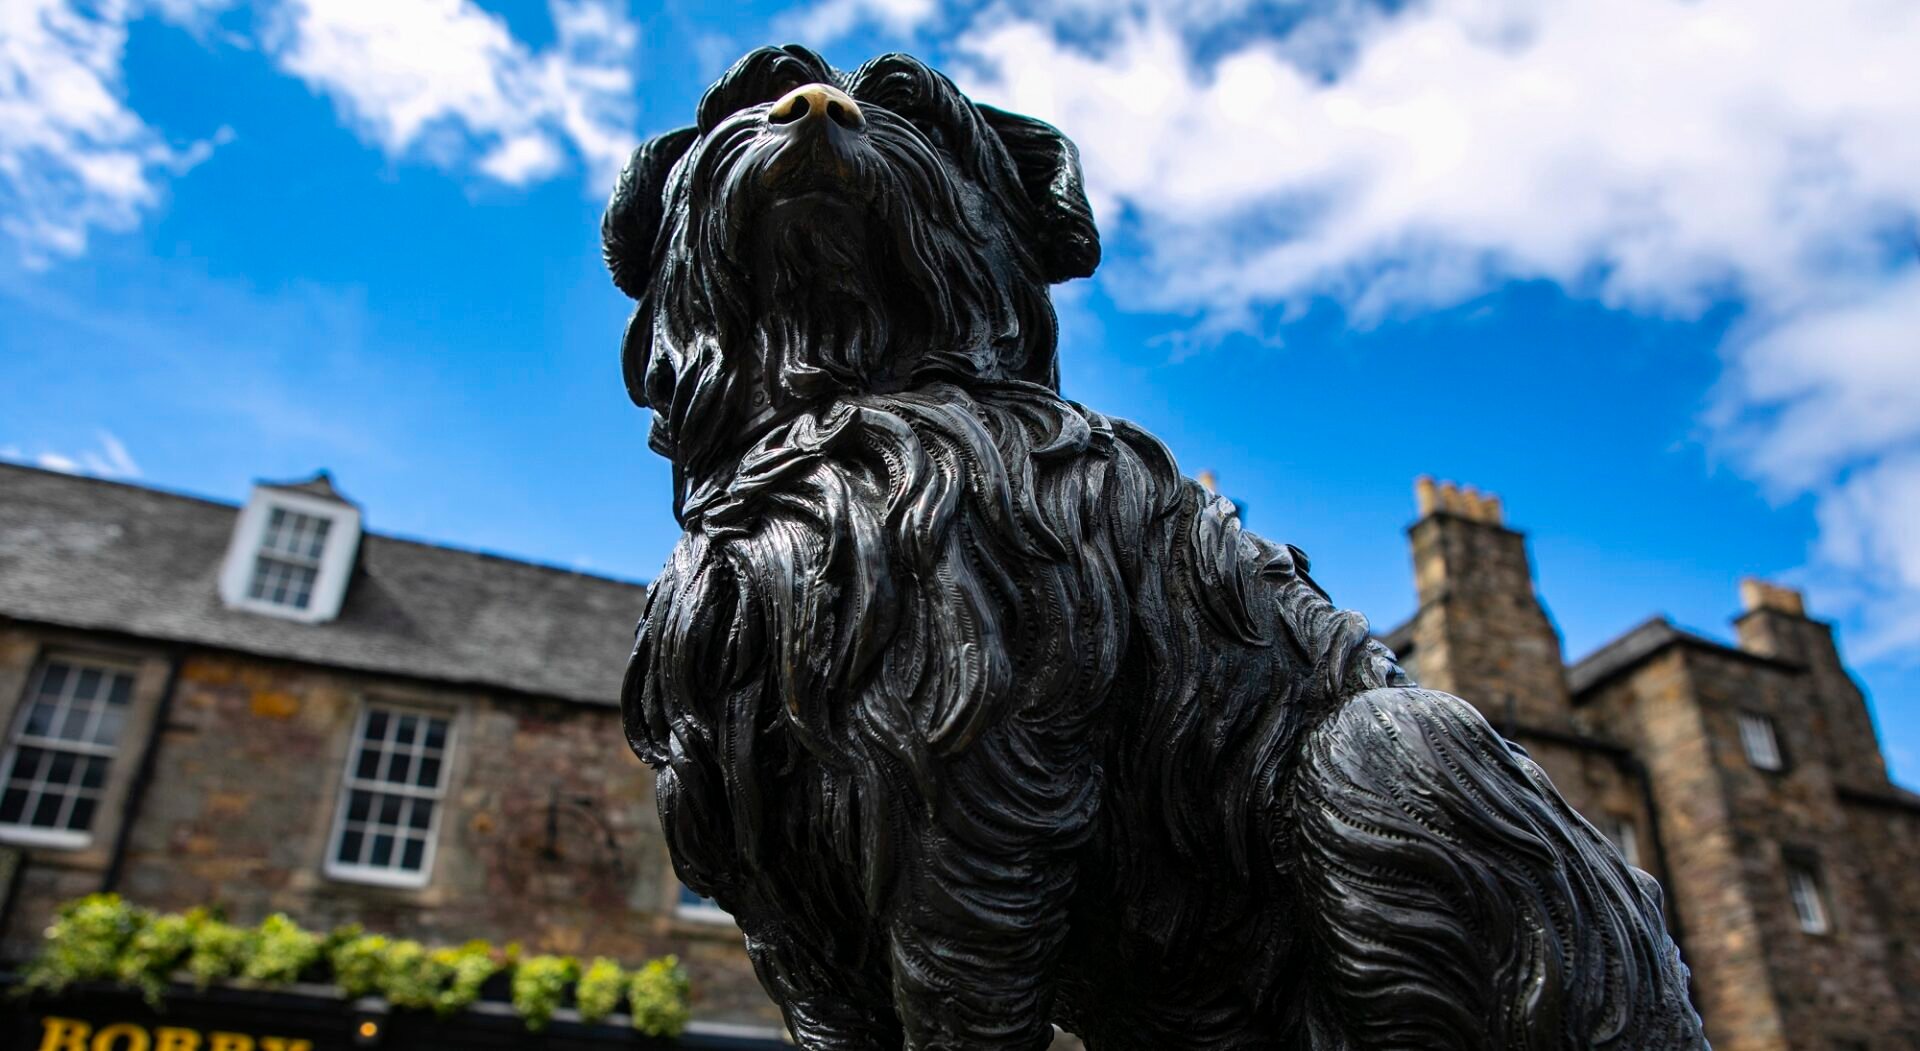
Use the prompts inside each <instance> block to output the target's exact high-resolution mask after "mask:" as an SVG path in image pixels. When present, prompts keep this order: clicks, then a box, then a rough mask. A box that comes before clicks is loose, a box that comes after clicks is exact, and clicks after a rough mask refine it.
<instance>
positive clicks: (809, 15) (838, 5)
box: [773, 0, 939, 47]
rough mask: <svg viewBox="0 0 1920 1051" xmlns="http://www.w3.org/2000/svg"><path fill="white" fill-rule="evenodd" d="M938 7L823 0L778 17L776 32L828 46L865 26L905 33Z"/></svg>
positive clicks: (905, 0) (927, 1) (906, 1)
mask: <svg viewBox="0 0 1920 1051" xmlns="http://www.w3.org/2000/svg"><path fill="white" fill-rule="evenodd" d="M938 10H939V5H938V4H936V3H935V0H821V2H819V3H814V4H805V5H802V6H801V7H798V8H796V9H794V10H792V11H789V12H787V13H786V14H784V15H781V16H780V17H779V18H777V19H775V20H774V23H773V35H774V36H776V37H780V38H782V39H786V38H792V39H794V40H798V41H799V42H800V43H803V44H808V45H811V46H813V47H825V46H826V45H828V44H831V43H833V42H834V41H836V40H839V39H840V38H841V37H844V36H846V35H847V34H848V33H851V32H853V31H854V30H856V29H859V28H861V27H863V26H875V27H878V28H880V29H883V30H885V31H886V32H888V33H891V34H893V35H894V36H906V35H908V34H910V33H912V32H913V31H914V30H916V29H918V28H920V26H922V25H923V24H925V23H926V22H927V20H929V19H931V18H932V17H933V16H934V15H935V14H936V13H937V12H938Z"/></svg>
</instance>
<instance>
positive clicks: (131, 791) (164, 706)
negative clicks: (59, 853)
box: [100, 648, 187, 894]
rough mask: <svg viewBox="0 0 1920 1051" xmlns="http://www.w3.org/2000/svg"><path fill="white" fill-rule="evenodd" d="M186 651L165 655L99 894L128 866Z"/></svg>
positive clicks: (111, 887) (109, 889)
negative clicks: (164, 677) (129, 850)
mask: <svg viewBox="0 0 1920 1051" xmlns="http://www.w3.org/2000/svg"><path fill="white" fill-rule="evenodd" d="M186 657H187V652H186V650H185V649H184V648H175V649H174V650H172V651H171V652H170V653H168V655H167V681H166V683H165V685H163V686H162V687H161V689H160V701H159V703H158V704H157V705H156V706H155V708H154V712H153V730H152V732H151V733H149V734H147V741H146V745H145V746H144V747H143V748H141V749H140V765H139V766H137V767H135V768H134V771H133V782H132V783H131V784H129V785H128V786H127V802H126V806H124V807H122V808H121V809H120V827H119V829H117V830H116V831H115V832H114V834H113V853H111V854H109V855H107V871H106V874H105V875H103V876H102V877H101V878H100V891H101V893H103V894H106V893H111V892H112V891H113V890H114V889H115V888H117V887H118V886H119V885H120V876H121V873H122V872H123V871H124V870H125V868H126V864H127V845H128V844H129V843H130V842H132V840H133V826H134V823H135V822H136V821H138V820H139V819H140V806H141V804H142V803H144V802H146V798H147V786H148V785H149V784H151V783H152V781H153V768H154V766H155V765H156V764H157V763H158V761H159V753H160V736H161V735H162V734H164V733H166V732H167V720H168V719H170V718H171V717H172V715H173V695H174V692H175V690H176V689H177V687H178V686H179V684H180V666H181V665H182V664H184V663H186Z"/></svg>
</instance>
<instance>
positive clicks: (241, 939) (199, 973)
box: [185, 909, 251, 988]
mask: <svg viewBox="0 0 1920 1051" xmlns="http://www.w3.org/2000/svg"><path fill="white" fill-rule="evenodd" d="M185 919H186V924H187V944H188V948H187V963H186V969H187V973H188V974H190V975H192V976H193V980H194V983H195V984H197V985H199V986H201V987H202V988H205V987H206V985H207V984H208V983H209V982H212V981H213V980H214V979H216V978H231V977H233V976H234V975H237V974H239V973H240V968H241V967H242V966H243V965H244V964H245V963H246V958H247V950H248V948H249V947H250V945H249V943H250V941H251V939H250V938H248V937H247V931H245V930H244V929H242V928H239V927H235V926H234V925H233V924H231V923H228V922H227V921H225V920H223V919H221V918H220V917H219V916H216V915H214V914H213V913H212V912H210V911H208V910H207V909H189V910H187V914H186V917H185Z"/></svg>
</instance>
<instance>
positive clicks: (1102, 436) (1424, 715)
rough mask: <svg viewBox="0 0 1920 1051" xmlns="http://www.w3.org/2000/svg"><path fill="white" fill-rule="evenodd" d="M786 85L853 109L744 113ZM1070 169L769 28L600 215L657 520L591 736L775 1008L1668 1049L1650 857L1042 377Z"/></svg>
mask: <svg viewBox="0 0 1920 1051" xmlns="http://www.w3.org/2000/svg"><path fill="white" fill-rule="evenodd" d="M810 83H824V84H829V85H834V86H835V87H837V88H843V89H844V90H845V91H846V92H847V93H848V94H849V95H850V96H851V97H852V98H853V99H856V100H858V105H859V107H860V109H861V110H862V111H863V114H864V119H863V121H855V122H852V123H849V122H847V121H844V120H843V121H841V122H840V123H835V122H833V121H828V120H824V119H816V120H813V121H811V122H809V121H807V120H801V121H798V122H793V121H791V120H785V119H782V117H783V115H782V114H779V113H774V114H771V115H770V111H771V110H772V109H773V104H774V103H775V101H776V100H778V99H780V98H782V96H783V95H785V94H786V93H787V92H789V91H790V90H792V89H794V88H796V87H799V86H802V85H807V84H810ZM820 98H824V96H819V97H816V100H815V102H816V105H818V104H819V99H820ZM814 116H815V117H822V115H821V114H814ZM841 116H842V117H844V116H845V114H844V113H842V114H841ZM784 117H788V118H790V117H791V111H790V110H789V111H786V112H785V114H784ZM1079 180H1080V172H1079V164H1078V160H1077V157H1076V155H1075V153H1074V150H1073V147H1072V145H1071V144H1070V143H1069V142H1068V141H1067V140H1066V139H1065V138H1064V137H1062V136H1061V135H1060V134H1059V133H1058V132H1056V131H1054V130H1053V129H1052V128H1050V127H1048V126H1046V125H1044V124H1041V123H1039V122H1037V121H1033V120H1029V119H1027V118H1023V117H1016V116H1012V115H1009V114H1005V113H1001V112H999V111H996V110H993V109H991V108H989V107H986V106H980V105H976V104H974V103H972V102H970V101H969V100H967V99H966V98H965V97H964V96H963V95H961V94H960V92H959V91H957V90H956V89H955V88H954V87H953V85H952V84H951V83H950V82H949V81H947V80H946V79H945V78H944V77H942V76H940V75H939V74H937V73H934V72H932V71H931V70H929V69H927V68H926V67H925V66H923V65H921V64H920V63H918V62H916V61H914V60H913V59H910V58H907V57H905V56H899V55H889V56H886V57H883V58H880V59H876V60H875V61H873V62H871V63H869V64H867V65H866V66H863V67H861V68H860V69H859V70H857V71H855V72H853V73H852V74H849V75H845V76H843V75H841V74H839V73H837V72H836V71H834V70H832V69H831V68H829V67H828V66H827V65H826V63H825V62H824V61H822V60H821V59H820V58H819V57H818V56H817V55H814V54H813V53H811V52H809V51H806V50H805V49H802V48H798V47H787V48H784V49H762V50H760V51H756V52H754V53H752V54H750V55H748V56H747V57H746V58H744V59H742V60H741V62H740V63H739V64H737V65H736V66H735V67H734V68H733V69H732V70H731V71H729V72H728V73H727V74H726V76H725V77H723V78H722V79H721V80H720V81H719V82H718V83H717V84H715V85H714V86H713V88H712V89H711V90H709V91H708V92H707V95H706V97H705V98H704V99H703V100H702V102H701V104H700V113H699V124H698V126H697V127H694V128H688V129H684V130H681V131H676V132H671V133H669V134H667V135H664V136H661V137H660V138H658V139H656V140H654V141H652V142H649V143H647V144H646V145H644V146H642V147H641V148H640V149H639V150H638V151H637V152H636V153H635V155H634V159H633V162H632V164H631V165H630V166H629V168H628V171H627V172H626V174H625V175H624V176H623V178H622V181H621V184H620V187H619V189H618V190H617V191H616V193H615V196H614V200H613V203H612V205H611V206H610V207H609V210H608V214H607V218H606V222H605V227H604V235H605V241H606V246H607V255H608V262H609V265H610V266H611V267H612V269H613V272H614V276H615V280H616V282H617V283H618V284H619V285H620V287H621V288H623V289H625V290H627V291H628V292H629V293H631V294H632V295H634V296H635V297H636V298H637V299H638V300H639V309H638V310H637V311H636V313H635V315H634V319H633V322H632V324H631V326H630V327H629V330H628V334H627V342H626V348H625V362H626V374H627V381H628V385H629V389H630V391H631V393H632V394H633V396H634V398H635V400H636V401H638V402H639V403H640V404H642V405H644V406H647V407H649V408H651V409H652V410H653V414H654V415H653V425H652V426H653V430H652V438H651V441H652V444H653V446H654V448H655V449H657V450H658V451H659V452H661V453H662V454H663V455H665V456H667V457H669V458H670V459H671V460H672V462H673V465H674V469H675V483H674V501H675V511H676V513H677V514H678V516H679V518H680V521H681V522H682V524H683V525H684V526H685V528H686V535H685V536H684V538H683V539H682V540H681V542H680V544H679V546H678V547H677V548H676V549H675V551H674V553H673V556H672V558H671V560H670V561H669V562H668V564H667V566H666V567H665V569H664V570H663V571H662V572H661V574H660V576H659V578H658V579H657V580H656V581H655V582H654V584H653V587H652V589H651V591H650V592H649V595H648V598H647V607H646V612H645V616H644V619H643V620H642V621H641V623H640V627H639V631H638V635H637V641H636V645H635V648H634V652H633V657H632V662H631V664H630V666H629V670H628V676H627V681H626V685H625V690H624V696H623V707H624V711H625V717H626V726H627V733H628V736H629V739H630V741H631V743H632V745H633V748H634V749H635V751H637V752H638V753H639V754H640V755H641V756H642V757H643V758H644V759H646V760H647V761H648V762H649V763H651V764H652V765H653V767H654V768H655V770H656V771H657V772H658V795H659V805H660V816H661V820H662V822H663V824H664V826H665V829H666V834H667V838H668V843H669V845H670V847H671V850H672V853H673V857H674V862H675V865H676V868H677V870H678V872H679V874H680V877H681V879H683V880H684V881H685V882H686V884H687V885H688V886H690V887H693V888H694V889H696V890H698V891H700V892H701V893H703V894H708V895H711V896H712V897H713V898H714V899H715V900H716V901H717V902H719V904H720V905H721V906H723V907H725V908H726V909H727V910H728V911H730V912H731V913H732V914H733V915H734V917H735V918H736V919H737V920H738V921H739V923H740V926H741V928H742V929H743V930H744V931H745V932H746V937H747V945H748V950H749V952H750V954H751V956H752V959H753V962H754V965H755V967H756V968H757V971H758V974H759V976H760V978H761V980H762V982H763V983H764V984H765V985H766V987H767V989H768V990H769V992H771V993H772V994H773V996H774V997H775V999H776V1000H778V1002H779V1003H780V1006H781V1008H782V1009H783V1011H784V1012H785V1014H786V1018H787V1020H788V1022H789V1024H790V1026H791V1027H792V1030H793V1033H794V1035H795V1037H796V1039H797V1040H798V1041H799V1043H800V1044H801V1046H803V1047H806V1048H810V1049H842V1048H847V1049H851V1048H873V1049H878V1048H887V1049H896V1048H901V1047H903V1046H904V1047H908V1048H915V1049H932V1048H956V1049H957V1048H1017V1049H1031V1048H1040V1047H1044V1046H1045V1045H1046V1044H1047V1042H1048V1039H1049V1033H1050V1025H1049V1023H1051V1022H1058V1023H1059V1024H1060V1025H1062V1026H1064V1027H1065V1028H1067V1029H1069V1030H1072V1031H1074V1032H1077V1033H1079V1034H1081V1035H1082V1036H1083V1037H1084V1038H1085V1039H1086V1041H1087V1043H1088V1045H1089V1046H1090V1047H1092V1048H1094V1049H1096V1051H1100V1049H1113V1048H1141V1049H1148V1048H1152V1049H1160V1048H1297V1049H1307V1048H1314V1049H1326V1051H1336V1049H1348V1048H1356V1049H1357V1048H1420V1049H1491V1048H1526V1049H1542V1051H1545V1049H1573V1048H1588V1047H1602V1048H1613V1049H1619V1051H1630V1049H1631V1051H1638V1049H1647V1048H1676V1047H1698V1046H1703V1045H1702V1041H1701V1039H1700V1035H1699V1023H1698V1020H1697V1019H1696V1018H1695V1016H1694V1014H1693V1012H1692V1010H1691V1008H1690V1007H1689V1006H1688V1003H1687V996H1686V988H1685V987H1686V971H1685V969H1684V967H1682V966H1681V964H1680V961H1679V958H1678V956H1677V954H1676V952H1675V950H1674V947H1673V944H1672V943H1671V941H1670V940H1669V939H1668V938H1667V935H1666V933H1665V930H1664V927H1663V925H1662V920H1661V915H1660V903H1659V894H1658V891H1657V889H1656V888H1655V886H1654V884H1653V883H1652V881H1651V880H1650V879H1649V878H1648V877H1647V876H1646V875H1645V874H1644V873H1641V872H1638V871H1636V870H1633V869H1631V868H1629V867H1628V866H1626V865H1625V864H1624V863H1623V862H1622V861H1621V859H1620V857H1619V855H1618V854H1617V853H1615V852H1614V850H1613V849H1612V848H1611V847H1610V846H1609V845H1608V844H1607V843H1606V842H1605V840H1603V839H1602V838H1601V837H1600V836H1599V835H1598V834H1597V833H1596V832H1595V831H1594V830H1593V829H1592V828H1591V827H1589V826H1588V825H1587V824H1586V823H1585V822H1584V821H1582V820H1581V819H1580V817H1579V816H1578V815H1576V814H1575V813H1574V812H1573V811H1572V810H1571V809H1570V808H1569V807H1568V806H1567V805H1566V804H1565V803H1564V802H1563V801H1562V800H1561V798H1560V796H1559V795H1558V794H1557V793H1556V792H1555V791H1554V789H1553V787H1552V786H1551V785H1550V784H1549V783H1548V782H1547V780H1546V778H1545V777H1544V776H1543V775H1542V774H1541V772H1540V770H1539V768H1538V767H1537V766H1535V765H1534V764H1533V763H1532V762H1530V761H1529V760H1528V759H1527V758H1526V756H1525V755H1524V754H1523V753H1522V752H1520V751H1519V750H1518V749H1517V748H1514V747H1513V746H1511V745H1509V744H1507V743H1506V742H1504V741H1502V740H1501V739H1500V738H1499V737H1498V736H1497V735H1496V734H1495V733H1493V732H1492V730H1490V729H1489V728H1488V726H1487V724H1486V723H1485V722H1484V721H1483V720H1482V719H1481V718H1480V717H1479V716H1478V715H1477V714H1475V713H1474V712H1473V710H1472V709H1471V708H1469V707H1468V706H1467V705H1465V704H1463V703H1461V702H1460V701H1458V700H1455V699H1454V698H1451V697H1448V696H1445V695H1443V694H1438V693H1432V692H1429V691H1424V690H1420V689H1418V688H1416V687H1414V686H1413V685H1412V684H1411V683H1410V682H1408V680H1407V678H1406V677H1405V675H1404V674H1402V672H1401V671H1400V669H1399V668H1398V667H1396V666H1395V664H1394V662H1393V658H1392V655H1391V654H1389V653H1388V652H1386V651H1385V650H1384V649H1383V648H1382V647H1380V646H1379V645H1378V644H1377V643H1375V642H1374V641H1372V640H1371V639H1370V638H1369V636H1368V632H1367V627H1366V623H1365V621H1364V620H1362V619H1361V618H1360V617H1359V616H1358V615H1356V614H1353V613H1349V612H1344V611H1341V610H1339V609H1337V608H1336V607H1334V606H1333V605H1332V604H1331V603H1330V602H1329V601H1328V600H1327V598H1326V596H1325V595H1324V594H1323V593H1322V592H1321V590H1320V589H1319V588H1318V587H1317V586H1316V585H1315V584H1314V583H1313V581H1312V579H1311V578H1310V577H1309V576H1308V575H1307V562H1306V558H1305V557H1304V556H1303V555H1302V554H1301V553H1300V552H1299V551H1298V550H1295V549H1293V548H1291V547H1287V546H1283V545H1278V544H1274V543H1271V542H1269V541H1266V540H1263V539H1261V538H1259V537H1257V536H1255V535H1253V534H1251V533H1248V532H1246V531H1244V530H1243V529H1242V528H1241V527H1240V524H1239V522H1238V521H1237V520H1236V519H1235V517H1234V512H1233V508H1232V506H1231V505H1229V504H1228V503H1226V502H1225V501H1222V500H1219V499H1215V498H1213V497H1212V496H1210V495H1209V494H1208V493H1207V492H1206V491H1205V490H1204V489H1202V488H1201V487H1200V486H1199V485H1197V484H1195V483H1194V482H1192V481H1189V480H1187V479H1186V478H1183V477H1182V476H1181V475H1180V473H1179V471H1178V470H1177V469H1176V468H1175V466H1174V463H1173V459H1172V457H1171V456H1170V455H1169V454H1168V453H1167V450H1166V449H1165V448H1164V447H1163V446H1162V445H1161V444H1160V443H1159V442H1157V441H1156V440H1154V439H1153V438H1152V437H1151V436H1150V435H1147V434H1146V433H1144V432H1142V431H1140V430H1139V429H1137V428H1135V427H1132V426H1131V425H1129V424H1127V423H1125V422H1122V421H1119V420H1113V419H1110V418H1108V417H1105V416H1102V415H1100V414H1099V413H1096V412H1093V411H1091V410H1089V409H1086V408H1084V407H1082V406H1079V405H1076V404H1074V403H1072V402H1069V401H1066V400H1064V399H1062V398H1061V397H1060V396H1059V394H1058V393H1057V391H1056V387H1057V381H1056V371H1055V364H1054V344H1055V331H1054V317H1053V311H1052V308H1051V305H1050V301H1049V299H1048V296H1047V286H1048V284H1050V283H1052V282H1057V281H1061V280H1065V279H1067V278H1070V277H1076V276H1084V275H1086V274H1088V273H1091V272H1092V269H1093V267H1094V265H1095V264H1096V263H1097V261H1098V256H1099V247H1098V239H1097V236H1096V234H1095V231H1094V227H1093V224H1092V219H1091V215H1090V213H1089V210H1088V208H1087V204H1086V199H1085V197H1084V195H1083V194H1082V192H1081V189H1080V183H1079Z"/></svg>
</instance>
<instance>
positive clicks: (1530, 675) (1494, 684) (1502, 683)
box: [1408, 481, 1571, 731]
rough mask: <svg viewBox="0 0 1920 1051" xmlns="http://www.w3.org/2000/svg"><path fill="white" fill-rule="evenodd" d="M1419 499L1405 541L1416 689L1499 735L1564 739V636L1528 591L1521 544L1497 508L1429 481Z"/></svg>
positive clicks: (1491, 501)
mask: <svg viewBox="0 0 1920 1051" xmlns="http://www.w3.org/2000/svg"><path fill="white" fill-rule="evenodd" d="M1420 491H1421V494H1422V495H1421V504H1422V508H1421V510H1422V517H1421V518H1420V520H1419V521H1418V522H1415V523H1414V525H1413V527H1412V528H1411V529H1410V530H1409V531H1408V536H1409V537H1410V538H1411V540H1412V543H1413V567H1414V586H1415V590H1416V592H1417V595H1418V598H1419V603H1420V605H1419V610H1418V612H1416V613H1415V615H1414V620H1413V624H1412V642H1413V647H1412V650H1413V663H1414V665H1415V667H1417V668H1418V671H1419V678H1420V681H1421V682H1422V683H1423V684H1425V685H1427V686H1431V687H1433V688H1434V689H1438V690H1445V691H1447V692H1448V693H1452V694H1454V695H1456V696H1458V697H1460V698H1462V699H1464V700H1466V701H1469V702H1471V703H1472V704H1474V705H1475V706H1476V707H1478V708H1479V709H1480V710H1481V711H1482V712H1484V713H1485V714H1486V715H1487V718H1488V719H1490V720H1491V721H1492V722H1493V723H1494V724H1495V725H1500V724H1501V723H1502V722H1503V721H1513V722H1518V723H1523V724H1529V725H1534V726H1540V727H1545V728H1549V729H1552V730H1556V731H1560V730H1566V729H1569V728H1570V724H1569V721H1568V720H1569V716H1570V714H1571V706H1570V700H1569V696H1568V691H1567V681H1566V668H1565V663H1564V661H1563V660H1562V657H1561V652H1560V634H1559V632H1558V630H1557V629H1555V628H1554V626H1553V622H1552V620H1550V619H1549V618H1548V616H1547V612H1546V609H1545V608H1544V607H1543V606H1542V605H1541V604H1540V599H1539V596H1538V595H1537V594H1536V593H1535V591H1534V586H1533V565H1532V562H1531V560H1530V559H1529V557H1528V554H1527V542H1526V537H1525V536H1524V535H1522V534H1520V533H1517V532H1515V531H1513V530H1511V529H1508V528H1507V527H1506V526H1505V525H1504V524H1503V522H1502V521H1501V519H1500V510H1499V502H1498V500H1497V499H1495V498H1491V497H1480V496H1478V495H1477V494H1472V491H1471V490H1464V491H1463V490H1457V489H1453V488H1451V487H1448V486H1440V487H1434V486H1432V485H1431V484H1430V483H1428V482H1425V481H1423V483H1422V486H1421V490H1420ZM1429 494H1431V495H1429Z"/></svg>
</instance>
